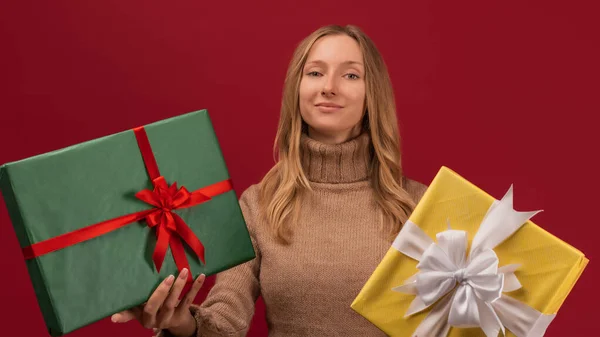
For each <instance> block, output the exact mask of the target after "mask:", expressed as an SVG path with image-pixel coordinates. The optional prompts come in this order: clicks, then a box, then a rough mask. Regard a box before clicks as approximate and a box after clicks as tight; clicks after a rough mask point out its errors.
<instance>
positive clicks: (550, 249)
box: [351, 167, 588, 337]
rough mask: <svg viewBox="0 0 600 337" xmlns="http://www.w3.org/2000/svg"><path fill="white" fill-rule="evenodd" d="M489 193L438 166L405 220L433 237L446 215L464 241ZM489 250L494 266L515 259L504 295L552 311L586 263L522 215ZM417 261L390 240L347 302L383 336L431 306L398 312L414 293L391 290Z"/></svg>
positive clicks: (462, 331) (413, 325)
mask: <svg viewBox="0 0 600 337" xmlns="http://www.w3.org/2000/svg"><path fill="white" fill-rule="evenodd" d="M507 188H508V186H507ZM518 191H519V189H518V186H515V194H516V195H517V196H518V194H519V192H518ZM500 197H501V196H499V197H498V198H497V199H500ZM495 199H496V198H494V197H492V196H490V195H489V194H487V193H486V192H484V191H483V190H481V189H479V188H478V187H477V186H475V185H473V184H472V183H470V182H469V181H467V180H466V179H464V178H463V177H461V176H459V175H458V174H456V173H455V172H453V171H452V170H450V169H448V168H446V167H442V168H441V169H440V171H439V172H438V174H437V175H436V177H435V178H434V180H433V181H432V183H431V184H430V186H429V188H428V190H427V192H426V193H425V195H424V196H423V198H422V199H421V201H420V202H419V204H418V205H417V207H416V209H415V210H414V212H413V214H412V215H411V217H410V220H411V221H412V222H414V223H415V224H417V225H418V226H419V227H420V228H421V229H422V230H423V231H424V232H425V233H427V235H428V236H429V237H430V238H432V239H433V240H434V241H435V237H436V233H439V232H442V231H444V230H447V229H448V225H447V223H448V222H447V221H448V220H449V223H450V224H451V227H452V229H456V230H464V231H467V233H468V240H469V246H470V244H471V241H472V240H473V237H474V235H475V233H476V232H477V230H478V229H479V224H480V223H481V221H482V220H483V217H484V215H485V214H486V212H487V210H488V208H489V207H490V206H491V205H492V203H493V201H494V200H495ZM523 211H530V210H523ZM533 219H535V217H534V218H533ZM494 251H495V252H496V254H497V255H498V258H499V260H500V266H504V265H507V264H521V266H520V267H519V269H517V271H516V272H515V275H516V276H517V277H518V279H519V281H520V282H521V284H522V288H521V289H518V290H516V291H513V292H509V293H505V294H504V296H509V297H512V298H514V299H517V300H519V301H521V302H523V303H525V304H527V305H529V306H530V307H532V308H534V309H536V310H538V311H540V312H542V313H543V314H556V313H557V311H558V309H559V308H560V306H561V305H562V303H563V301H564V300H565V298H566V297H567V295H568V294H569V292H570V291H571V289H572V288H573V286H574V285H575V283H576V281H577V280H578V278H579V276H580V275H581V273H582V272H583V270H584V268H585V267H586V265H587V263H588V259H587V258H586V257H585V256H584V254H583V253H582V252H580V251H579V250H577V249H575V248H573V247H572V246H570V245H569V244H567V243H565V242H563V241H561V240H560V239H558V238H557V237H555V236H553V235H552V234H550V233H548V232H547V231H545V230H544V229H542V228H540V227H539V226H537V225H536V224H535V223H533V222H532V221H527V222H526V223H525V224H524V225H523V226H522V227H521V228H520V229H519V230H517V231H516V232H515V233H514V234H513V235H512V236H510V237H509V238H508V239H506V240H505V241H504V242H502V243H500V244H499V245H498V246H497V247H496V248H495V249H494ZM417 263H418V262H417V261H416V260H413V259H412V258H410V257H408V256H406V255H404V254H402V253H400V252H399V251H398V250H396V249H395V248H392V247H391V245H390V249H389V251H388V252H387V253H386V255H385V256H384V258H383V260H382V261H381V262H380V264H379V266H378V267H377V268H376V270H375V271H374V273H373V275H372V276H371V277H370V278H369V280H368V281H367V282H366V284H365V285H364V287H363V289H362V290H361V291H360V293H359V294H358V296H357V297H356V299H355V300H354V302H353V303H352V305H351V307H352V308H353V309H354V310H355V311H356V312H358V313H359V314H360V315H362V316H363V317H365V318H366V319H368V320H369V321H370V322H372V323H373V324H375V325H376V326H377V327H379V328H380V329H381V330H382V331H384V332H385V333H387V334H388V335H389V336H394V337H396V336H399V337H400V336H412V335H413V333H414V331H415V330H416V329H417V327H418V325H419V324H420V323H421V321H422V320H423V319H424V318H425V316H426V315H427V314H428V313H429V312H430V310H431V307H430V308H428V309H426V310H424V311H422V312H420V313H417V314H415V315H412V316H410V317H407V318H404V315H405V313H406V311H407V309H408V307H409V305H410V303H411V302H412V300H413V299H414V298H415V295H409V294H403V293H399V292H395V291H392V288H394V287H397V286H399V285H402V284H403V283H404V282H405V280H407V279H408V278H409V277H411V276H412V275H414V274H415V273H416V272H417V271H418V269H417V268H416V266H417ZM506 332H507V333H506V335H507V336H514V334H512V333H511V332H510V331H508V330H506ZM448 336H451V337H458V336H461V337H465V336H467V337H475V336H477V337H485V334H484V333H483V331H482V330H481V329H479V328H454V327H453V328H451V329H450V333H449V334H448ZM419 337H425V336H419ZM427 337H430V336H427ZM431 337H433V336H431Z"/></svg>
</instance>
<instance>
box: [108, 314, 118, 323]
mask: <svg viewBox="0 0 600 337" xmlns="http://www.w3.org/2000/svg"><path fill="white" fill-rule="evenodd" d="M110 320H111V321H112V322H113V323H117V321H118V320H117V316H116V315H112V316H111V317H110Z"/></svg>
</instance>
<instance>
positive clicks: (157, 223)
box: [135, 176, 210, 271]
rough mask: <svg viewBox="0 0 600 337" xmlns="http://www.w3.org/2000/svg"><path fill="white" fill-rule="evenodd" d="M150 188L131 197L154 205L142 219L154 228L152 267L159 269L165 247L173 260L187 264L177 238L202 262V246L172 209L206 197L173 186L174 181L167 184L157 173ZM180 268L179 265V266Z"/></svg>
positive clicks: (178, 263)
mask: <svg viewBox="0 0 600 337" xmlns="http://www.w3.org/2000/svg"><path fill="white" fill-rule="evenodd" d="M153 183H154V190H153V191H150V190H147V189H146V190H142V191H140V192H138V193H137V194H136V195H135V196H136V197H137V198H138V199H140V200H142V201H144V202H146V203H148V204H150V205H152V206H154V207H156V208H155V209H154V211H153V212H151V213H150V214H148V215H146V222H147V223H148V226H149V227H151V228H152V227H156V228H157V230H156V232H157V235H158V239H157V243H156V247H155V249H154V253H153V254H152V260H153V261H154V264H155V265H156V269H157V270H158V271H160V268H161V266H162V263H163V261H164V259H165V255H166V253H167V247H168V246H169V245H170V246H171V251H172V252H173V258H174V259H175V263H176V264H177V265H178V266H179V265H182V266H183V265H185V267H187V268H188V269H189V267H188V266H187V260H185V262H184V259H185V251H184V250H183V245H182V243H181V240H180V238H181V239H183V241H185V242H186V243H187V244H188V246H189V247H190V248H191V249H192V250H193V251H194V253H196V255H197V256H198V257H199V258H200V260H201V261H202V263H206V262H205V261H204V246H203V245H202V243H201V242H200V240H198V238H197V237H196V236H195V235H194V233H193V232H192V230H191V229H190V228H189V227H188V225H187V224H186V223H185V222H184V221H183V219H181V217H179V215H177V213H175V212H173V210H176V209H181V208H186V207H191V206H195V205H198V204H200V203H203V202H205V201H208V200H210V197H208V196H206V195H204V194H202V193H201V192H200V191H196V192H195V193H190V192H189V191H188V190H187V189H186V188H185V187H181V188H179V189H177V183H173V185H171V186H168V185H167V182H166V181H165V179H164V178H163V177H162V176H161V177H158V178H156V179H154V180H153ZM182 268H183V267H182ZM180 269H181V268H180Z"/></svg>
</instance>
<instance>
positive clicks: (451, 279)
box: [392, 185, 555, 337]
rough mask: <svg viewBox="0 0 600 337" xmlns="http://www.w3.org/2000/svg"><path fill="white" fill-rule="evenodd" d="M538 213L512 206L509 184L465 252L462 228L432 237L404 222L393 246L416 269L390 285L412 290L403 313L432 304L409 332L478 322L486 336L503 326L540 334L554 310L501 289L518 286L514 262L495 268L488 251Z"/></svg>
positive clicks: (521, 335)
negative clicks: (538, 307)
mask: <svg viewBox="0 0 600 337" xmlns="http://www.w3.org/2000/svg"><path fill="white" fill-rule="evenodd" d="M538 212H539V211H533V212H517V211H515V210H514V209H513V188H512V185H511V187H510V189H509V190H508V192H507V193H506V194H505V195H504V197H503V198H502V200H500V201H498V200H495V201H494V203H493V204H492V206H490V208H489V209H488V211H487V213H486V215H485V217H484V218H483V221H482V222H481V224H480V226H479V230H478V231H477V233H476V234H475V237H474V238H473V243H472V245H471V249H470V251H469V254H468V255H467V246H468V241H467V232H465V231H460V230H452V229H448V230H447V231H444V232H441V233H438V234H437V235H436V239H437V242H433V240H431V238H429V236H427V234H426V233H425V232H423V230H421V229H420V228H419V227H418V226H417V225H416V224H415V223H413V222H411V221H407V222H406V223H405V224H404V226H403V228H402V230H401V231H400V233H399V234H398V236H397V237H396V240H395V241H394V243H393V245H392V246H393V247H394V248H396V249H397V250H398V251H400V252H401V253H403V254H405V255H407V256H409V257H411V258H413V259H415V260H417V261H419V263H418V264H417V269H419V272H418V273H417V274H415V275H413V276H412V277H410V278H409V279H408V280H406V281H405V282H404V284H403V285H401V286H398V287H395V288H393V289H392V290H394V291H397V292H402V293H407V294H412V295H416V297H415V299H414V300H413V301H412V303H411V304H410V307H409V308H408V311H407V312H406V315H405V317H406V316H410V315H413V314H416V313H418V312H421V311H423V310H425V309H427V308H429V307H430V306H432V305H433V307H432V309H431V312H430V313H429V314H428V315H427V317H425V319H424V320H423V321H422V322H421V324H420V325H419V326H418V327H417V330H416V331H415V333H414V335H413V336H418V337H423V336H427V337H429V336H432V337H433V336H446V335H447V334H448V332H449V330H450V327H451V326H453V327H459V328H467V327H480V328H481V329H482V330H483V331H484V333H485V334H486V336H487V337H496V336H498V333H499V332H500V331H502V334H505V332H506V331H505V327H506V328H508V329H509V330H510V331H511V332H513V333H514V334H515V335H516V336H517V337H539V336H543V335H544V333H545V331H546V329H547V327H548V325H549V324H550V322H551V321H552V319H553V318H554V316H555V315H544V314H542V313H540V312H539V311H537V310H535V309H533V308H531V307H529V306H528V305H526V304H524V303H522V302H520V301H517V300H515V299H513V298H511V297H508V296H505V295H504V294H503V293H505V292H511V291H514V290H517V289H519V288H521V283H520V282H519V280H518V279H517V277H516V276H515V274H514V272H515V271H516V270H517V268H518V267H519V265H516V264H509V265H505V266H503V267H500V268H498V265H499V260H498V256H497V255H496V253H495V252H494V250H493V249H494V248H495V247H496V246H497V245H499V244H500V243H501V242H503V241H504V240H505V239H506V238H508V237H510V236H511V235H512V234H513V233H514V232H516V231H517V230H518V229H519V228H521V226H522V225H523V224H525V222H527V220H529V219H530V218H531V217H533V216H534V215H535V214H537V213H538ZM434 304H435V305H434Z"/></svg>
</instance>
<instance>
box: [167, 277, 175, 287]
mask: <svg viewBox="0 0 600 337" xmlns="http://www.w3.org/2000/svg"><path fill="white" fill-rule="evenodd" d="M174 279H175V276H173V275H169V277H167V279H166V280H165V284H166V285H168V286H170V285H171V284H173V280H174Z"/></svg>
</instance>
